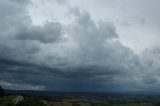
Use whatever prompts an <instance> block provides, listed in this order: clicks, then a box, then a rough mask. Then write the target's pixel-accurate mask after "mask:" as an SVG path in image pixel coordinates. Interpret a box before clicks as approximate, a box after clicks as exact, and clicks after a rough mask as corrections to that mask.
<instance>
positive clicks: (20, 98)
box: [12, 96, 24, 104]
mask: <svg viewBox="0 0 160 106" xmlns="http://www.w3.org/2000/svg"><path fill="white" fill-rule="evenodd" d="M23 100H24V97H23V96H17V97H16V98H14V99H13V100H12V102H13V103H14V104H18V103H19V102H21V101H23Z"/></svg>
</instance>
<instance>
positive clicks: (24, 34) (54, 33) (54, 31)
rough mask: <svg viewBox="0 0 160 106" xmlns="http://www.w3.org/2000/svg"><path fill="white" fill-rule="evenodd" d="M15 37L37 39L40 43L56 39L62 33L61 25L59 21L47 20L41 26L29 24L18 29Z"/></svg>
mask: <svg viewBox="0 0 160 106" xmlns="http://www.w3.org/2000/svg"><path fill="white" fill-rule="evenodd" d="M19 30H20V32H18V34H17V39H20V40H38V41H40V42H42V43H52V42H55V41H57V40H58V39H59V38H60V36H61V35H62V26H61V24H59V23H53V22H48V23H46V24H45V25H43V26H31V27H27V28H21V29H19Z"/></svg>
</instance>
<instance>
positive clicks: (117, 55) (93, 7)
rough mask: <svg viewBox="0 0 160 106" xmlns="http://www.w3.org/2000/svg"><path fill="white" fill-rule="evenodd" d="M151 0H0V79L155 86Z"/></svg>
mask: <svg viewBox="0 0 160 106" xmlns="http://www.w3.org/2000/svg"><path fill="white" fill-rule="evenodd" d="M159 4H160V1H159V0H23V1H22V0H21V1H20V0H0V84H1V85H2V86H3V87H4V88H6V89H14V90H49V91H81V92H88V91H89V92H148V91H149V92H150V93H152V92H155V93H160V92H159V89H160V46H159V45H160V44H159V43H160V35H159V34H160V31H159V28H160V15H159V13H158V11H159V10H160V7H159Z"/></svg>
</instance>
